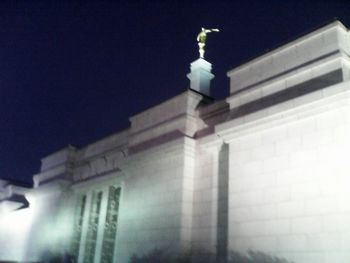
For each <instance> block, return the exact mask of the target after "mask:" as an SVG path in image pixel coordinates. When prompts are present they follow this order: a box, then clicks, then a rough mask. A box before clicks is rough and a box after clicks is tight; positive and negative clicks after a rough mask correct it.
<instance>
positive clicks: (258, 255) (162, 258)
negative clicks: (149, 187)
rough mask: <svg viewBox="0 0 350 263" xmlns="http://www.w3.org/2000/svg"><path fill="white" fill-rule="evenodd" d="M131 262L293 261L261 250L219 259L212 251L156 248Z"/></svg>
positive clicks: (231, 262) (217, 262) (261, 262)
mask: <svg viewBox="0 0 350 263" xmlns="http://www.w3.org/2000/svg"><path fill="white" fill-rule="evenodd" d="M130 263H293V262H291V261H288V260H286V259H284V258H280V257H276V256H273V255H269V254H266V253H263V252H259V251H252V250H249V251H248V252H247V253H246V254H243V253H239V252H236V251H231V252H230V253H229V256H228V258H227V259H218V258H216V256H215V255H214V254H212V253H208V252H205V251H190V252H188V253H185V254H183V255H178V256H174V255H171V254H169V253H168V252H167V251H166V250H161V249H155V250H153V251H151V252H150V253H148V254H145V255H142V256H137V255H133V256H132V258H131V260H130Z"/></svg>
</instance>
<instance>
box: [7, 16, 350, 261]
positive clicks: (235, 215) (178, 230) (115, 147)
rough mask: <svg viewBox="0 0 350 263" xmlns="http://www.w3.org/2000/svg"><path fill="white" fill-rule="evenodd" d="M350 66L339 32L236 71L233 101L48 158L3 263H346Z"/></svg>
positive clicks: (155, 118)
mask: <svg viewBox="0 0 350 263" xmlns="http://www.w3.org/2000/svg"><path fill="white" fill-rule="evenodd" d="M349 56H350V33H349V31H348V30H347V29H346V28H345V27H344V26H343V25H342V24H341V23H340V22H334V23H331V24H329V25H327V26H325V27H323V28H320V29H318V30H316V31H314V32H312V33H310V34H308V35H305V36H303V37H301V38H299V39H297V40H295V41H293V42H291V43H288V44H286V45H284V46H282V47H280V48H278V49H276V50H274V51H271V52H269V53H267V54H265V55H263V56H261V57H258V58H256V59H254V60H253V61H250V62H248V63H246V64H244V65H242V66H240V67H238V68H236V69H233V70H231V71H229V72H228V76H229V77H230V91H231V94H230V96H229V97H228V98H227V99H226V100H223V101H216V102H215V101H213V100H212V99H211V98H210V97H208V96H207V95H208V94H205V95H202V94H200V93H199V92H198V91H201V88H200V87H199V88H196V90H191V89H190V90H187V91H185V92H184V93H182V94H180V95H178V96H176V97H174V98H172V99H170V100H168V101H166V102H164V103H162V104H159V105H156V106H154V107H153V108H151V109H148V110H146V111H144V112H142V113H140V114H138V115H136V116H133V117H131V118H130V122H131V126H130V128H128V129H126V130H124V131H121V132H119V133H116V134H114V135H112V136H109V137H107V138H104V139H102V140H99V141H97V142H95V143H92V144H90V145H87V146H86V147H84V148H81V149H76V148H74V147H72V146H68V147H67V148H65V149H63V150H61V151H58V152H56V153H53V154H52V155H50V156H47V157H45V158H43V159H42V164H41V171H40V173H38V174H37V175H35V176H34V183H35V186H34V188H33V189H30V190H27V191H26V193H25V196H26V198H27V199H28V201H29V203H30V206H29V208H24V209H21V210H16V211H12V212H10V213H3V214H2V215H1V217H0V246H1V248H2V249H1V250H0V260H13V261H14V260H17V261H24V262H28V261H37V260H43V259H44V258H45V257H46V255H47V253H48V252H50V251H51V252H55V251H58V252H62V251H66V252H67V253H69V254H72V255H75V256H76V261H75V262H81V263H82V262H95V263H97V262H118V263H119V262H122V263H124V262H128V261H129V259H130V257H131V255H133V254H138V255H142V254H145V253H147V252H149V251H152V250H153V249H155V248H159V249H165V250H167V251H169V252H170V253H174V254H176V253H180V252H183V251H186V250H189V249H194V250H196V249H199V250H206V251H209V252H213V253H216V254H217V255H218V257H221V258H222V257H225V256H226V255H227V253H228V252H229V251H230V250H234V251H239V252H246V251H247V250H254V251H261V252H265V253H268V254H271V255H275V256H279V257H283V258H286V259H288V260H292V261H294V262H295V263H311V262H318V263H334V262H337V263H346V262H349V261H350V191H349V185H350V174H349V172H350V162H349V161H348V160H347V159H348V155H349V149H350V136H349V134H350V82H349V75H350V59H349ZM197 73H198V72H196V74H197ZM197 75H198V76H199V77H198V76H197ZM197 75H196V76H197V77H198V78H201V77H200V76H201V74H200V73H198V74H197ZM203 76H206V78H209V79H206V81H204V83H206V84H205V85H207V84H208V81H210V79H211V78H212V75H211V73H210V72H209V73H208V72H207V73H206V74H203ZM192 77H193V78H194V75H193V74H192ZM191 81H195V83H197V84H198V83H201V80H200V79H195V80H193V79H191ZM193 85H194V84H193ZM199 85H200V84H199ZM205 93H209V91H208V90H207V86H206V87H205ZM0 189H1V188H0ZM0 193H1V191H0ZM9 195H11V194H7V195H6V196H9ZM3 196H5V195H3ZM0 197H1V196H0ZM2 198H3V200H5V198H4V197H2ZM0 200H1V199H0ZM2 203H4V202H2ZM24 217H25V218H26V219H27V220H25V221H24V220H23V218H24ZM21 219H22V220H21ZM14 224H15V225H16V226H17V227H14ZM3 248H4V249H3Z"/></svg>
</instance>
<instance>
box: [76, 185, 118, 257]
mask: <svg viewBox="0 0 350 263" xmlns="http://www.w3.org/2000/svg"><path fill="white" fill-rule="evenodd" d="M120 195H121V188H120V187H115V186H109V187H108V188H103V189H99V190H96V191H91V192H89V193H86V194H81V195H79V196H78V199H77V205H76V207H77V211H76V215H75V224H74V230H73V237H72V246H71V248H72V256H73V262H75V263H78V262H80V263H94V262H95V259H96V260H97V262H100V263H110V262H113V256H114V248H115V241H116V236H117V223H118V210H119V201H120ZM101 235H102V238H101ZM96 254H98V255H96Z"/></svg>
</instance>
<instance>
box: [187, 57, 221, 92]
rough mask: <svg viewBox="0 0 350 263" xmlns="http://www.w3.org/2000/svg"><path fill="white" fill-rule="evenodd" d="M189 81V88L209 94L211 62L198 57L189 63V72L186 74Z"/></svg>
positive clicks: (211, 76)
mask: <svg viewBox="0 0 350 263" xmlns="http://www.w3.org/2000/svg"><path fill="white" fill-rule="evenodd" d="M187 77H188V78H189V79H190V82H191V86H190V87H191V89H193V90H195V91H198V92H199V93H202V94H205V95H207V96H210V81H211V80H212V79H213V78H214V75H213V74H212V73H211V64H210V63H209V62H208V61H206V60H204V59H203V58H199V59H197V60H196V61H194V62H192V63H191V72H190V73H188V74H187Z"/></svg>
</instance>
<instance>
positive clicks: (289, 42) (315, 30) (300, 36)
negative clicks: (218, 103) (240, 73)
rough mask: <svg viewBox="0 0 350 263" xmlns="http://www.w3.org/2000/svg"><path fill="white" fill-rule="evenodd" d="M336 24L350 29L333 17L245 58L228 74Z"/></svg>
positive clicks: (228, 73)
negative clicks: (269, 49) (256, 54)
mask: <svg viewBox="0 0 350 263" xmlns="http://www.w3.org/2000/svg"><path fill="white" fill-rule="evenodd" d="M334 26H340V27H341V28H343V29H344V30H345V31H349V29H348V28H347V27H346V26H345V25H344V24H343V23H342V22H341V21H339V20H338V19H337V18H334V19H332V20H331V21H327V22H325V23H322V24H321V25H319V26H317V27H314V28H312V29H309V30H307V31H305V32H303V33H301V34H298V35H297V36H294V37H293V38H291V39H289V40H286V41H283V42H282V43H280V44H277V45H276V46H274V47H273V48H272V50H271V51H269V52H264V53H261V54H260V55H258V56H254V57H252V58H249V59H248V60H245V62H243V63H242V64H240V65H238V66H237V67H234V68H232V69H230V70H229V71H228V72H227V74H226V75H227V76H228V77H229V76H230V75H231V74H232V73H233V72H234V71H237V70H239V69H241V68H244V67H246V66H247V65H248V64H252V63H254V62H256V61H258V60H261V59H263V58H264V57H267V56H271V55H273V54H274V53H277V52H278V51H280V50H282V49H284V48H286V47H287V46H289V45H292V44H294V43H296V42H299V41H301V40H303V39H306V38H308V37H310V36H311V35H316V34H319V33H321V32H322V31H324V30H326V29H329V28H332V27H334Z"/></svg>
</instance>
